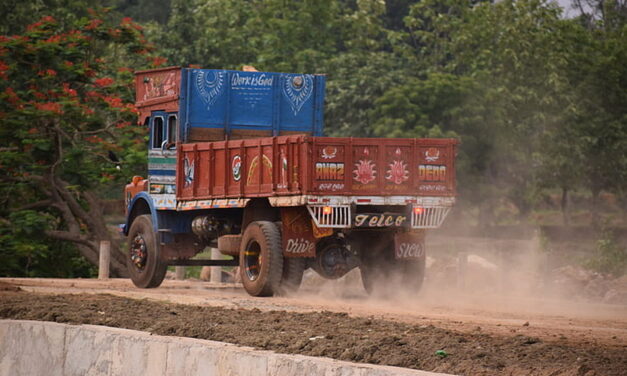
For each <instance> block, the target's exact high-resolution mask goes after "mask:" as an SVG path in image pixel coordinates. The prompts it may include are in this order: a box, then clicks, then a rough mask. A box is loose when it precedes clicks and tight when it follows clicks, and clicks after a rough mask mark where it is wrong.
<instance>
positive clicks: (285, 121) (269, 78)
mask: <svg viewBox="0 0 627 376" xmlns="http://www.w3.org/2000/svg"><path fill="white" fill-rule="evenodd" d="M324 86H325V77H324V76H320V75H311V74H291V73H272V72H240V71H227V70H217V69H191V68H187V69H183V70H182V77H181V90H180V103H179V112H180V124H181V125H182V126H181V129H182V130H181V133H182V136H183V137H182V140H183V141H184V142H185V141H187V136H188V135H189V131H190V129H191V128H221V129H224V130H225V131H226V133H227V134H230V133H231V132H232V131H233V130H236V129H254V130H266V131H272V134H275V135H276V134H278V133H279V132H280V131H301V132H311V133H312V134H313V135H315V136H321V135H322V121H323V110H324Z"/></svg>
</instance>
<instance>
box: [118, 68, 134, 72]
mask: <svg viewBox="0 0 627 376" xmlns="http://www.w3.org/2000/svg"><path fill="white" fill-rule="evenodd" d="M118 72H133V70H132V69H131V68H128V67H121V68H118Z"/></svg>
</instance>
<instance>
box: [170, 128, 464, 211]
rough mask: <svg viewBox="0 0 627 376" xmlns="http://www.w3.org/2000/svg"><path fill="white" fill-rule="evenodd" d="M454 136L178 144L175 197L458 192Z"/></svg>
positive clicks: (280, 138)
mask: <svg viewBox="0 0 627 376" xmlns="http://www.w3.org/2000/svg"><path fill="white" fill-rule="evenodd" d="M456 145H457V141H456V140H454V139H413V138H396V139H395V138H388V139H374V138H335V137H333V138H331V137H311V136H304V135H297V136H277V137H264V138H256V139H245V140H233V141H217V142H200V143H187V144H180V145H179V146H178V152H177V169H176V170H177V174H176V181H177V187H178V189H177V193H176V198H177V201H179V202H180V201H186V200H204V199H217V198H242V197H248V198H250V197H276V196H293V195H318V196H325V195H332V196H429V197H433V196H436V197H443V196H444V197H452V196H454V195H455V166H454V157H455V148H456Z"/></svg>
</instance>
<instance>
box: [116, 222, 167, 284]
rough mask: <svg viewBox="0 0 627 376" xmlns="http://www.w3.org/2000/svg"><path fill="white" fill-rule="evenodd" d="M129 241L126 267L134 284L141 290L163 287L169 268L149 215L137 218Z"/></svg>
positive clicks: (132, 226)
mask: <svg viewBox="0 0 627 376" xmlns="http://www.w3.org/2000/svg"><path fill="white" fill-rule="evenodd" d="M128 240H129V245H128V249H129V257H128V258H127V259H126V267H127V269H128V273H129V275H130V277H131V280H132V281H133V284H134V285H135V286H137V287H141V288H153V287H158V286H159V285H161V282H163V278H165V272H166V271H167V269H168V266H167V264H166V263H165V262H164V261H163V260H162V259H161V247H160V246H159V243H158V241H157V236H156V234H155V232H154V230H153V227H152V219H151V217H150V215H149V214H144V215H140V216H138V217H137V218H135V220H134V221H133V223H132V224H131V229H130V231H129V233H128Z"/></svg>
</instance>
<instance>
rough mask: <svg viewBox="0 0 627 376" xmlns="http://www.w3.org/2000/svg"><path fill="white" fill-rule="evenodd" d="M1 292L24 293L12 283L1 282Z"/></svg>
mask: <svg viewBox="0 0 627 376" xmlns="http://www.w3.org/2000/svg"><path fill="white" fill-rule="evenodd" d="M0 291H22V289H21V288H19V287H17V286H14V285H12V284H10V283H6V282H2V281H0Z"/></svg>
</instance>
